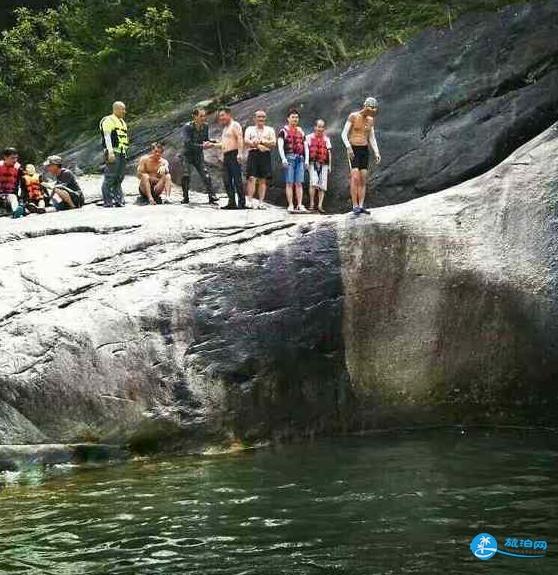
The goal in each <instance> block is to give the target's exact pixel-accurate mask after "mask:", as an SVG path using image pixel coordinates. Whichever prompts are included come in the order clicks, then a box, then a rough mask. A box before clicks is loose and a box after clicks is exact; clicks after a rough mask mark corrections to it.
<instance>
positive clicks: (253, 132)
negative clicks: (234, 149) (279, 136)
mask: <svg viewBox="0 0 558 575" xmlns="http://www.w3.org/2000/svg"><path fill="white" fill-rule="evenodd" d="M244 140H245V141H246V142H251V141H255V140H265V141H266V142H275V130H274V129H273V128H272V127H271V126H264V127H263V128H262V129H261V130H260V128H258V127H257V126H248V127H247V128H246V132H245V133H244ZM248 149H249V150H253V149H255V148H248Z"/></svg>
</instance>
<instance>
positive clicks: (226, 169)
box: [216, 108, 246, 210]
mask: <svg viewBox="0 0 558 575" xmlns="http://www.w3.org/2000/svg"><path fill="white" fill-rule="evenodd" d="M218 117H219V124H221V126H223V134H222V136H221V141H220V142H219V143H218V144H216V146H217V147H219V148H221V151H222V152H223V180H224V183H225V189H226V190H227V196H229V203H228V204H227V205H226V206H225V207H224V208H223V209H224V210H236V209H237V208H240V209H241V210H243V209H245V208H246V198H245V197H244V189H243V185H242V168H241V167H240V162H241V160H242V153H243V150H244V137H243V135H242V127H241V126H240V124H239V123H238V122H237V121H236V120H234V119H233V117H232V113H231V109H230V108H221V109H220V110H219V116H218ZM237 196H238V204H237V199H236V197H237Z"/></svg>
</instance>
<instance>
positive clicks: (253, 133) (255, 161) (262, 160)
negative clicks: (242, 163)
mask: <svg viewBox="0 0 558 575" xmlns="http://www.w3.org/2000/svg"><path fill="white" fill-rule="evenodd" d="M254 118H255V120H256V122H255V125H254V126H248V128H246V132H245V134H244V142H245V144H246V147H247V148H248V164H247V167H246V175H247V177H248V183H247V185H246V192H247V195H248V207H249V208H252V207H254V194H255V193H256V185H257V186H258V197H259V200H260V202H259V204H258V203H256V204H255V207H256V208H259V209H265V203H264V202H265V193H266V191H267V181H268V180H269V179H271V175H272V168H271V150H272V149H273V148H274V147H275V144H276V139H275V131H274V130H273V128H272V127H271V126H266V125H265V120H266V113H265V111H264V110H258V111H257V112H256V113H255V115H254Z"/></svg>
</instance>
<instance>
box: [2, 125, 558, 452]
mask: <svg viewBox="0 0 558 575" xmlns="http://www.w3.org/2000/svg"><path fill="white" fill-rule="evenodd" d="M556 168H558V125H554V126H553V127H551V128H550V129H549V130H547V131H546V132H545V133H543V134H542V135H540V136H539V137H537V138H536V139H534V140H533V141H532V142H530V143H528V144H527V145H525V146H524V147H522V148H521V149H519V150H518V151H517V152H516V153H514V154H513V155H512V156H511V157H510V158H509V159H508V160H506V161H505V162H504V163H502V164H501V165H499V166H497V167H496V168H494V169H493V170H492V171H490V172H489V173H487V174H485V175H483V176H480V177H478V178H476V179H474V180H472V181H470V182H467V183H464V184H461V185H459V186H457V187H455V188H452V189H450V190H447V191H445V192H441V193H438V194H434V195H430V196H428V197H426V198H421V199H418V200H414V201H412V202H408V203H406V204H403V205H398V206H390V207H386V208H380V209H377V210H374V211H373V214H372V216H370V217H365V216H361V217H360V218H356V219H355V218H354V217H352V216H329V217H322V218H319V217H316V216H287V215H286V214H285V213H284V212H283V211H282V210H279V209H277V208H272V209H269V210H267V211H242V212H240V211H239V212H223V211H218V210H214V209H212V208H210V207H207V206H204V205H201V204H197V203H195V204H194V205H192V206H190V207H184V206H179V205H170V206H158V207H151V206H147V207H139V206H128V207H126V208H124V209H121V210H104V209H101V208H96V207H95V206H93V205H89V206H86V207H85V208H84V209H82V210H80V211H73V212H67V213H64V214H47V215H45V216H35V217H29V218H26V219H24V220H19V221H10V220H6V219H4V220H2V221H0V261H1V262H2V276H1V281H0V350H2V351H1V354H0V441H1V442H2V443H16V442H17V443H38V442H48V443H68V442H82V441H89V442H90V441H104V442H110V443H119V442H125V441H131V442H132V443H134V442H135V443H142V442H149V441H152V440H156V439H162V438H167V437H170V436H173V435H175V434H176V433H179V434H180V436H181V440H182V441H186V442H190V443H191V444H194V443H201V442H204V441H205V442H207V441H223V440H233V439H242V440H247V439H248V440H254V439H261V438H269V437H282V436H289V435H292V434H312V433H315V432H322V431H328V432H332V431H340V430H347V429H353V430H354V429H365V428H374V427H378V426H388V425H411V424H417V423H425V422H428V423H444V422H446V423H470V422H472V421H479V422H486V421H490V422H506V423H510V422H513V423H518V422H520V423H526V422H528V423H544V424H550V423H553V422H555V421H556V413H557V412H556V406H557V399H558V398H557V390H556V386H555V381H556V375H557V373H558V350H557V345H556V341H558V339H557V335H558V333H557V326H558V317H557V306H556V302H557V299H556V276H557V262H558V259H557V257H558V255H557V248H556V245H557V242H556V238H557V227H556V226H557V223H558V222H557V218H556V208H557V202H558V184H557V180H556V173H557V170H556ZM129 185H130V186H131V189H133V188H134V187H135V185H136V182H135V181H131V182H130V184H129ZM196 199H198V198H196V197H194V200H196Z"/></svg>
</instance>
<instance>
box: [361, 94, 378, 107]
mask: <svg viewBox="0 0 558 575" xmlns="http://www.w3.org/2000/svg"><path fill="white" fill-rule="evenodd" d="M364 107H365V108H378V100H376V98H373V97H372V96H369V97H368V98H366V100H364Z"/></svg>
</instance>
